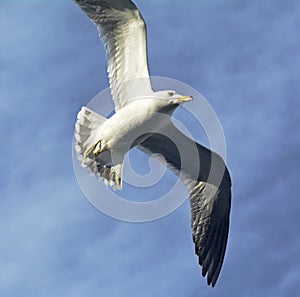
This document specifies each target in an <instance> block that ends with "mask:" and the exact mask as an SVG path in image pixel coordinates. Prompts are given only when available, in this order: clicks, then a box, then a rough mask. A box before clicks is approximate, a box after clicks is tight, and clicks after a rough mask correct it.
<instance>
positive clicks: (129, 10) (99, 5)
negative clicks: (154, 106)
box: [74, 0, 153, 110]
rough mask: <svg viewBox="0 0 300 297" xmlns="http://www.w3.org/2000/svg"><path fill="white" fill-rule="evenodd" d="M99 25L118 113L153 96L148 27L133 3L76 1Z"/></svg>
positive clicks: (92, 0) (106, 0) (115, 0)
mask: <svg viewBox="0 0 300 297" xmlns="http://www.w3.org/2000/svg"><path fill="white" fill-rule="evenodd" d="M74 2H76V3H77V4H78V5H79V7H80V8H81V9H82V10H83V11H84V12H85V13H86V15H87V16H88V17H89V18H90V19H91V20H92V22H93V23H94V24H95V25H96V27H97V29H98V31H99V33H100V38H101V39H102V41H103V43H104V46H105V50H106V55H107V63H108V65H107V71H108V76H109V83H110V88H111V94H112V97H113V100H114V102H115V109H116V110H118V109H120V108H122V107H123V106H124V105H125V104H126V103H127V102H128V100H129V99H131V98H134V97H139V96H142V95H143V96H145V95H147V94H152V92H153V91H152V87H151V82H150V78H149V71H148V60H147V41H146V38H147V37H146V25H145V22H144V20H143V17H142V16H141V14H140V13H139V11H138V9H137V7H136V6H135V5H134V4H133V3H132V2H131V1H129V0H74Z"/></svg>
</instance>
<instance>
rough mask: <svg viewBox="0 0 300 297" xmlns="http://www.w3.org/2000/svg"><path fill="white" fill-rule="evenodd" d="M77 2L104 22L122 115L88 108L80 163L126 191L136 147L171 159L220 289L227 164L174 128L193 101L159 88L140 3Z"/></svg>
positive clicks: (201, 253)
mask: <svg viewBox="0 0 300 297" xmlns="http://www.w3.org/2000/svg"><path fill="white" fill-rule="evenodd" d="M74 1H75V2H76V3H77V4H78V5H79V7H80V8H81V9H82V10H83V11H84V12H85V13H86V15H87V16H88V17H89V18H90V19H91V20H92V21H93V23H94V24H95V25H96V27H97V29H98V31H99V33H100V38H101V40H102V41H103V43H104V46H105V50H106V55H107V63H108V76H109V84H110V89H111V94H112V97H113V100H114V103H115V111H116V113H115V114H113V115H112V116H111V117H110V118H108V119H106V118H104V117H102V116H101V115H99V114H97V113H96V112H94V111H92V110H91V109H89V108H87V107H82V109H81V111H80V112H79V113H78V116H77V122H76V129H75V149H76V151H77V155H78V159H79V160H80V161H81V165H82V166H84V167H87V168H88V169H89V170H90V171H91V172H92V173H93V174H95V175H96V176H98V177H100V178H101V179H102V180H103V181H104V182H106V184H108V185H110V186H114V188H115V189H119V190H120V189H121V188H122V170H123V160H124V155H125V154H126V153H127V152H128V151H129V150H130V149H131V148H132V147H137V148H138V149H140V150H141V151H143V152H145V153H146V154H148V155H150V156H151V155H153V154H155V156H159V155H160V156H163V158H164V161H163V162H164V164H166V165H167V167H168V168H169V169H171V170H172V171H173V172H174V173H175V174H177V175H178V176H179V178H180V179H181V180H182V182H183V183H184V185H185V186H186V188H187V190H188V192H189V196H190V206H191V227H192V236H193V241H194V244H195V252H196V254H197V256H198V259H199V265H201V266H202V275H203V276H206V275H207V283H208V285H212V286H215V284H216V282H217V279H218V277H219V273H220V270H221V267H222V264H223V260H224V255H225V250H226V245H227V238H228V229H229V215H230V205H231V181H230V175H229V172H228V170H227V168H226V166H225V163H224V161H223V159H222V158H221V157H220V156H219V155H217V154H216V153H214V152H213V151H211V150H209V149H207V148H205V147H203V146H202V145H200V144H198V143H196V142H194V141H193V140H192V139H190V138H189V137H187V136H186V135H185V134H183V133H182V132H181V131H179V130H178V129H177V128H176V127H175V126H174V124H173V123H172V120H171V115H172V113H173V111H174V110H175V109H176V108H177V107H178V106H180V105H181V104H183V103H184V102H187V101H190V100H192V97H190V96H183V95H180V94H178V93H177V92H176V91H173V90H165V91H158V92H155V91H153V89H152V86H151V81H150V78H149V71H148V61H147V42H146V26H145V22H144V19H143V17H142V16H141V14H140V12H139V10H138V9H137V7H136V6H135V4H134V3H133V2H132V1H130V0H74ZM193 152H194V153H193ZM182 157H183V158H182ZM196 159H199V162H200V163H201V164H200V165H201V166H198V165H199V164H198V162H197V161H196ZM159 160H161V158H159Z"/></svg>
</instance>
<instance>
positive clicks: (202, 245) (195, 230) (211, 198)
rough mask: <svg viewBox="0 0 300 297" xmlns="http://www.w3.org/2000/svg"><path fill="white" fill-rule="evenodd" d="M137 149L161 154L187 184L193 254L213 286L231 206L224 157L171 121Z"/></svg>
mask: <svg viewBox="0 0 300 297" xmlns="http://www.w3.org/2000/svg"><path fill="white" fill-rule="evenodd" d="M166 135H167V136H166ZM138 148H139V149H140V150H142V151H143V152H145V153H147V154H148V155H152V154H160V155H162V156H163V157H164V159H165V161H166V163H167V166H168V167H169V168H170V169H171V170H172V171H173V172H175V174H177V175H178V176H179V177H180V178H181V179H182V181H183V183H184V184H185V185H186V187H187V189H188V191H189V196H190V206H191V229H192V238H193V242H194V244H195V253H196V254H197V256H198V261H199V265H200V266H202V275H203V276H206V275H207V283H208V285H212V286H215V284H216V282H217V279H218V277H219V274H220V271H221V268H222V264H223V261H224V256H225V251H226V245H227V239H228V230H229V216H230V207H231V180H230V175H229V172H228V170H227V168H226V166H225V163H224V161H223V159H222V158H221V157H220V156H218V155H217V154H216V153H214V152H212V151H211V150H209V149H207V148H205V147H203V146H202V145H200V144H198V143H196V142H194V141H193V140H192V139H190V138H188V137H187V136H186V135H184V134H183V133H181V132H180V131H179V130H178V129H177V128H176V127H175V126H174V125H173V124H172V123H171V122H170V124H169V125H168V126H167V127H166V128H164V129H162V130H161V133H153V134H152V135H151V136H149V137H148V138H147V139H146V140H144V141H143V142H141V143H140V144H139V145H138ZM195 148H196V149H195ZM195 154H196V155H197V156H196V155H195ZM182 156H184V157H185V159H182ZM187 156H188V157H187ZM197 159H199V161H200V163H198V162H197V161H196V160H197ZM158 160H161V158H159V159H158Z"/></svg>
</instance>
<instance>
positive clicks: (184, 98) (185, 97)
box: [178, 96, 193, 102]
mask: <svg viewBox="0 0 300 297" xmlns="http://www.w3.org/2000/svg"><path fill="white" fill-rule="evenodd" d="M191 100H193V97H192V96H183V97H181V98H179V99H178V101H181V102H188V101H191Z"/></svg>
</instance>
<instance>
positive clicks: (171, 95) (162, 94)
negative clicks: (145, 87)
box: [156, 90, 193, 108]
mask: <svg viewBox="0 0 300 297" xmlns="http://www.w3.org/2000/svg"><path fill="white" fill-rule="evenodd" d="M156 96H157V97H158V98H160V99H163V100H167V102H168V105H174V108H176V107H177V106H179V105H182V104H183V103H185V102H188V101H191V100H193V97H192V96H184V95H181V94H178V93H177V92H176V91H172V90H166V91H159V92H156Z"/></svg>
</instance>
